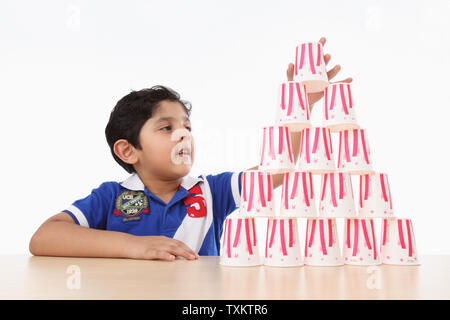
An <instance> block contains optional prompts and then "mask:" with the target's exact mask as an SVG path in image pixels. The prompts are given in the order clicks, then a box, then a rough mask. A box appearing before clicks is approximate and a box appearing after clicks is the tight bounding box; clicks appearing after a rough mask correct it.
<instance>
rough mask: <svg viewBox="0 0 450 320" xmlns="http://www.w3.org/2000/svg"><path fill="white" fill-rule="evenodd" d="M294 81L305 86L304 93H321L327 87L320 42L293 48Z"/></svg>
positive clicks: (302, 44)
mask: <svg viewBox="0 0 450 320" xmlns="http://www.w3.org/2000/svg"><path fill="white" fill-rule="evenodd" d="M294 81H300V82H301V83H302V84H304V85H305V86H306V91H307V92H308V93H310V92H321V91H323V90H324V89H325V88H326V86H328V75H327V69H326V66H325V60H324V54H323V47H322V44H321V43H320V42H306V43H301V44H300V45H298V46H297V47H296V48H295V61H294Z"/></svg>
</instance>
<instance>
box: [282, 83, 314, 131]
mask: <svg viewBox="0 0 450 320" xmlns="http://www.w3.org/2000/svg"><path fill="white" fill-rule="evenodd" d="M276 119H277V121H278V123H279V124H282V125H285V126H287V127H288V128H289V131H302V130H303V129H304V128H309V127H311V122H310V109H309V102H308V95H307V94H306V87H305V85H303V84H301V83H300V82H295V81H288V82H283V83H282V84H281V85H280V87H279V90H278V99H277V113H276Z"/></svg>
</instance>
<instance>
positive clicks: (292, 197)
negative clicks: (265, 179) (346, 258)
mask: <svg viewBox="0 0 450 320" xmlns="http://www.w3.org/2000/svg"><path fill="white" fill-rule="evenodd" d="M280 216H283V217H299V218H311V217H317V211H316V202H315V200H314V187H313V179H312V174H311V173H310V172H305V171H303V172H300V171H295V172H288V173H285V174H284V177H283V188H282V190H281V206H280Z"/></svg>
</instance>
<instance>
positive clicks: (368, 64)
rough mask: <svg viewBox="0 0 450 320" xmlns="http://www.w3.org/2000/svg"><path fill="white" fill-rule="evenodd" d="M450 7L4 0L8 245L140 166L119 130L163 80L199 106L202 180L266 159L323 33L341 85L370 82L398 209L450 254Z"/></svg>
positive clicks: (364, 120)
mask: <svg viewBox="0 0 450 320" xmlns="http://www.w3.org/2000/svg"><path fill="white" fill-rule="evenodd" d="M449 16H450V2H448V1H430V0H426V1H425V0H423V1H422V0H420V1H417V0H416V1H411V0H409V1H375V0H373V1H356V0H355V1H321V2H320V3H318V1H299V0H296V1H262V0H259V1H234V0H233V1H231V0H228V1H211V0H207V1H106V0H105V1H76V0H73V1H61V0H55V1H31V0H30V1H17V0H14V1H5V0H2V2H1V4H0V108H1V116H0V133H1V160H0V161H1V180H2V181H1V182H2V183H1V185H0V188H1V191H0V195H1V196H0V201H1V202H0V212H1V222H0V254H7V253H17V254H26V253H28V243H29V240H30V237H31V236H32V234H33V233H34V231H35V230H36V229H37V228H38V227H39V225H40V224H41V223H42V222H43V221H44V220H45V219H47V218H48V217H50V216H52V215H54V214H56V213H59V212H61V211H62V210H63V209H65V208H66V207H68V206H69V205H70V204H71V203H72V202H73V201H74V200H77V199H79V198H82V197H85V196H86V195H88V194H89V193H90V192H91V190H92V189H93V188H96V187H97V186H98V185H100V184H101V183H102V182H103V181H111V180H114V181H122V180H124V179H125V178H126V177H127V176H128V174H127V173H126V172H125V170H123V169H122V168H121V167H120V166H119V165H118V164H116V162H115V161H114V160H113V158H112V156H111V154H110V151H109V148H108V146H107V143H106V140H105V136H104V128H105V125H106V123H107V120H108V117H109V113H110V111H111V110H112V108H113V107H114V105H115V103H116V102H117V101H118V100H119V99H120V98H121V97H123V96H124V95H126V94H127V93H129V92H130V90H139V89H142V88H146V87H151V86H153V85H157V84H162V85H167V86H169V87H171V88H173V89H175V90H176V91H178V92H179V93H180V94H181V95H182V98H184V99H187V100H189V101H191V102H192V104H193V112H192V118H191V119H192V122H193V134H194V137H195V139H196V146H197V157H196V163H195V165H194V168H193V170H192V174H193V175H197V174H200V173H219V172H222V171H239V170H245V169H247V168H249V167H252V166H254V165H256V164H257V159H258V144H259V136H258V134H259V128H260V127H261V126H262V125H263V124H269V123H272V122H273V120H274V112H275V103H274V101H275V98H276V93H277V92H276V91H277V87H278V85H279V83H280V82H282V81H284V80H286V76H285V72H286V68H287V65H288V63H289V62H293V61H292V60H293V56H294V54H295V45H296V44H297V43H299V42H302V41H311V40H318V39H319V38H320V37H321V36H325V37H327V39H328V41H327V43H326V45H325V52H327V53H330V54H331V55H332V59H331V62H330V65H329V66H330V67H332V66H334V65H335V64H337V63H339V64H340V65H341V66H342V71H341V74H340V75H338V77H337V78H336V79H335V80H340V79H343V78H346V77H349V76H350V77H353V79H354V82H353V85H352V91H353V97H354V101H355V107H356V108H357V109H356V110H357V118H358V121H359V123H360V125H361V126H362V127H364V128H365V129H367V132H368V137H369V141H370V149H371V153H372V160H373V162H374V168H375V170H378V171H384V172H386V173H388V175H389V182H390V186H391V191H392V198H393V203H394V209H395V213H396V215H397V216H399V217H409V218H411V219H413V225H414V231H415V235H416V240H417V248H418V251H419V254H449V253H450V248H449V232H448V230H449V226H450V225H449V224H450V217H449V215H450V210H449V208H450V204H449V201H450V192H449V181H450V173H449V155H450V153H449V151H448V142H447V139H448V138H449V134H448V129H447V126H448V124H449V120H450V119H449V114H450V113H449V111H448V109H449V108H450V105H449V98H450V90H449V84H448V81H447V78H448V75H449V72H450V37H449V32H448V30H449V29H450V22H449V21H450V19H448V17H449ZM321 119H322V101H320V102H319V103H318V104H317V105H316V106H315V108H314V110H313V115H312V120H313V123H314V124H316V125H320V124H321ZM335 138H336V137H333V141H335ZM334 149H337V148H336V147H335V148H334ZM315 182H316V188H317V186H318V185H319V183H320V180H317V179H316V180H315ZM280 189H281V188H279V189H278V190H277V191H280ZM354 189H355V190H358V188H357V186H355V185H354ZM300 222H301V223H303V222H304V220H300ZM376 223H377V224H379V223H381V222H380V221H376ZM259 231H260V232H259V233H258V234H261V235H263V236H264V232H261V231H262V229H260V230H259ZM339 232H340V233H342V232H343V228H340V229H339ZM378 238H379V236H378ZM303 240H304V239H303V237H302V238H301V241H303ZM262 242H263V241H260V244H261V243H262Z"/></svg>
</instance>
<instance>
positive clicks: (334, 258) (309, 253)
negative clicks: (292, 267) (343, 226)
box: [304, 218, 344, 266]
mask: <svg viewBox="0 0 450 320" xmlns="http://www.w3.org/2000/svg"><path fill="white" fill-rule="evenodd" d="M304 261H305V264H306V265H310V266H341V265H343V264H344V262H343V259H342V256H341V248H340V246H339V238H338V233H337V229H336V219H325V218H308V220H307V225H306V240H305V260H304Z"/></svg>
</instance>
